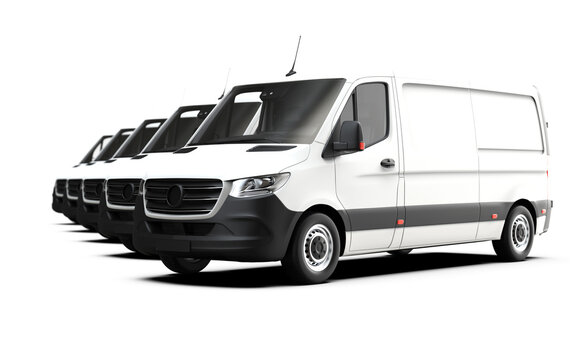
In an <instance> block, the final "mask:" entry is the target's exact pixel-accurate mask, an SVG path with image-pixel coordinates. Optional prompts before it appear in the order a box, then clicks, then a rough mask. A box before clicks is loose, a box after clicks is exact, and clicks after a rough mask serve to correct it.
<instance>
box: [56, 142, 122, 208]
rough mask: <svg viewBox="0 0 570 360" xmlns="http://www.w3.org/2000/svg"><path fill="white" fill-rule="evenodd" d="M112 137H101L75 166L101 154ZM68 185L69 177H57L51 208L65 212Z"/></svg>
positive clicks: (90, 160)
mask: <svg viewBox="0 0 570 360" xmlns="http://www.w3.org/2000/svg"><path fill="white" fill-rule="evenodd" d="M111 137H112V135H103V136H102V137H101V138H99V140H98V141H97V142H96V143H95V145H93V146H92V147H91V149H89V151H88V152H87V154H85V156H84V157H83V159H81V161H80V162H79V164H77V165H75V166H74V168H77V167H79V166H81V165H83V164H88V163H90V162H92V161H93V160H94V159H95V158H96V157H97V156H98V155H99V153H100V152H101V151H102V150H103V149H104V148H105V146H106V145H107V143H108V142H109V140H110V139H111ZM66 187H67V179H57V180H56V181H55V185H54V187H53V192H52V204H51V208H52V210H53V211H55V212H57V213H62V212H63V204H64V198H65V192H66Z"/></svg>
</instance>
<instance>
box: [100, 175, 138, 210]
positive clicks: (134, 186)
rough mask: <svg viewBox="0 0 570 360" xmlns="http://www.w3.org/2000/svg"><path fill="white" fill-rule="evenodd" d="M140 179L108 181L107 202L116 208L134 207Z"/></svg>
mask: <svg viewBox="0 0 570 360" xmlns="http://www.w3.org/2000/svg"><path fill="white" fill-rule="evenodd" d="M140 183H141V179H110V180H108V181H107V201H108V202H109V204H112V205H118V206H135V201H136V199H137V195H138V194H139V188H140Z"/></svg>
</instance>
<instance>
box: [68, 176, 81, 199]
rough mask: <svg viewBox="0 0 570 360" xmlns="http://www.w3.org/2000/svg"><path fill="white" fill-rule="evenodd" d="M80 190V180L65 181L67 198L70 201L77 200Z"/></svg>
mask: <svg viewBox="0 0 570 360" xmlns="http://www.w3.org/2000/svg"><path fill="white" fill-rule="evenodd" d="M80 189H81V180H80V179H72V180H67V197H69V198H72V199H77V198H78V197H79V191H80Z"/></svg>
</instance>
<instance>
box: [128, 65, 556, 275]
mask: <svg viewBox="0 0 570 360" xmlns="http://www.w3.org/2000/svg"><path fill="white" fill-rule="evenodd" d="M182 150H183V152H184V154H180V155H179V156H170V157H169V158H164V159H162V161H161V162H160V163H159V162H155V163H153V166H149V167H148V173H147V176H146V179H145V181H144V184H143V186H142V189H143V190H142V193H141V194H140V195H139V196H138V197H137V200H136V209H135V219H134V221H135V232H134V238H133V246H134V247H135V248H136V249H140V250H141V251H144V252H148V253H152V252H154V253H158V254H159V256H160V258H161V260H162V261H163V263H164V264H165V265H166V266H167V267H168V268H169V269H170V270H172V271H174V272H178V273H183V274H192V273H196V272H198V271H200V270H202V269H203V268H204V267H205V266H206V265H207V264H208V263H209V261H210V260H233V261H277V260H280V261H281V262H282V265H283V267H284V269H285V272H286V273H287V274H288V275H289V276H290V277H291V278H292V279H294V280H295V281H297V282H299V283H319V282H323V281H325V280H327V279H328V278H329V277H330V276H331V274H332V273H333V271H334V269H335V267H336V265H337V262H338V260H339V257H341V256H350V255H359V254H369V253H378V252H389V253H391V254H394V255H406V254H408V253H409V252H410V251H412V249H416V248H423V247H431V246H440V245H449V244H460V243H469V242H477V241H492V244H493V248H494V250H495V252H496V253H497V255H498V256H499V257H500V258H501V259H504V260H506V261H520V260H524V259H525V258H526V257H527V255H528V253H529V251H530V250H531V247H532V244H533V241H534V237H535V236H536V235H538V234H542V233H544V232H546V231H547V230H548V227H549V219H550V213H551V208H552V200H551V199H550V196H549V192H548V182H549V180H548V158H549V148H548V137H547V126H546V122H545V120H544V118H543V115H542V109H541V103H540V98H539V95H538V91H537V89H536V88H534V87H532V86H529V87H513V86H510V87H509V86H506V87H500V86H499V87H497V86H485V85H476V84H473V83H460V82H456V83H452V82H437V81H421V80H413V79H405V78H399V77H395V76H377V77H376V76H375V77H355V78H352V79H346V78H327V79H316V80H314V79H313V80H299V81H286V82H283V81H281V82H273V83H264V84H251V85H243V86H237V87H234V88H233V89H232V90H231V92H229V93H228V94H227V95H226V96H225V97H224V98H223V99H222V100H221V102H220V104H219V105H218V106H216V108H215V109H214V110H213V111H212V113H211V114H210V116H209V117H208V119H207V120H206V121H205V123H204V124H203V126H202V127H200V129H199V130H198V131H197V132H196V134H195V136H194V137H193V138H192V140H191V141H190V143H189V144H188V145H187V146H186V147H185V148H184V149H182Z"/></svg>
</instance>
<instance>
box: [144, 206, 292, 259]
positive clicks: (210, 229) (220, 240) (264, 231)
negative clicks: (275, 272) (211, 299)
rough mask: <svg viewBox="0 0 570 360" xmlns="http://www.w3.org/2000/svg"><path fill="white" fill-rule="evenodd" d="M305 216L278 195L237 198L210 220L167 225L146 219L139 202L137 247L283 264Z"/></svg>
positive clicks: (187, 254) (171, 222) (161, 251)
mask: <svg viewBox="0 0 570 360" xmlns="http://www.w3.org/2000/svg"><path fill="white" fill-rule="evenodd" d="M300 216H301V213H300V212H294V211H291V210H289V209H287V208H286V207H285V205H283V203H282V202H281V201H280V200H279V198H277V196H275V195H268V196H263V197H256V198H244V199H237V198H233V197H231V196H228V197H227V198H226V200H225V202H224V204H223V206H222V207H221V208H220V210H219V211H218V212H217V213H216V214H215V215H214V216H212V217H211V218H208V219H201V220H162V219H154V218H150V217H148V216H146V214H145V212H144V207H143V198H142V196H140V195H139V196H138V197H137V204H136V207H135V216H134V233H133V245H134V247H135V248H136V249H137V250H139V251H142V252H145V253H150V254H157V253H167V254H171V255H175V256H179V257H194V258H201V259H213V260H233V261H277V260H281V259H283V257H284V256H285V253H286V251H287V247H288V245H289V240H290V239H291V236H292V234H293V230H294V227H295V224H296V223H297V221H298V219H299V217H300Z"/></svg>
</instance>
